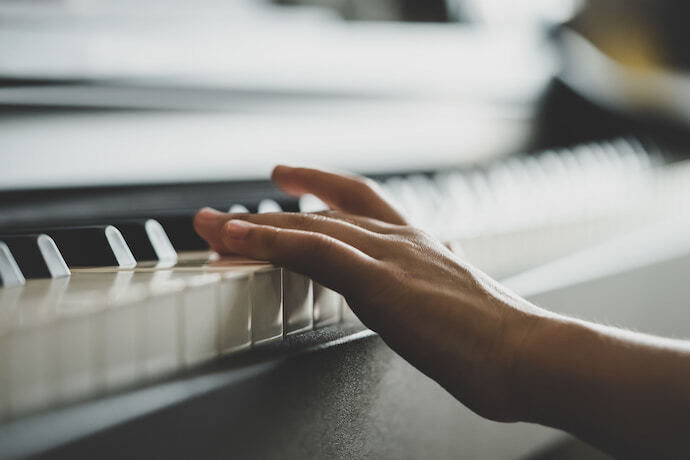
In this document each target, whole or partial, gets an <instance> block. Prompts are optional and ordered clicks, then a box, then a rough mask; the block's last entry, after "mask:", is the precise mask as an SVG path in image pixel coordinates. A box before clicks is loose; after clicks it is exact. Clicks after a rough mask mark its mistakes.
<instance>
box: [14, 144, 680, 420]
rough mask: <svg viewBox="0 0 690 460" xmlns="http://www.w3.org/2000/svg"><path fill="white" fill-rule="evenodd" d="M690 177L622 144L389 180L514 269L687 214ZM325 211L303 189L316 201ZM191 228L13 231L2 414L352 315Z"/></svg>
mask: <svg viewBox="0 0 690 460" xmlns="http://www.w3.org/2000/svg"><path fill="white" fill-rule="evenodd" d="M689 174H690V168H688V166H687V165H685V164H682V163H680V164H667V163H665V162H664V160H663V158H662V157H661V156H659V155H657V154H655V153H652V152H650V151H649V150H648V149H646V148H645V147H644V146H643V145H642V144H641V143H639V142H637V141H635V140H634V139H619V140H615V141H612V142H600V143H596V144H587V145H582V146H579V147H576V148H573V149H568V150H561V151H554V152H544V153H542V154H539V155H533V156H525V157H515V158H511V159H508V160H506V161H502V162H498V163H496V164H492V165H488V166H486V167H483V168H481V169H480V168H477V169H473V170H464V171H443V172H438V173H436V174H424V175H422V174H419V175H410V176H400V177H392V178H386V179H384V180H381V181H380V184H381V186H382V188H383V190H384V192H385V193H387V194H389V195H390V196H391V198H392V199H394V200H396V201H398V203H399V204H400V205H401V206H402V207H403V209H405V211H406V212H407V213H408V214H409V216H410V217H411V219H412V220H413V222H415V223H417V224H418V225H420V226H422V227H424V228H426V229H427V230H428V231H429V232H431V233H432V234H434V235H436V236H437V237H439V238H442V239H444V240H446V241H451V240H452V241H459V242H460V244H461V247H462V249H463V251H464V252H465V256H466V257H467V259H468V260H470V261H471V262H473V263H475V264H477V265H478V266H479V267H480V268H482V269H484V270H485V271H487V272H488V273H489V274H491V275H493V276H494V277H498V278H502V277H505V276H507V275H508V274H514V273H517V272H519V271H521V270H523V269H525V268H528V267H534V266H537V265H539V264H541V263H544V262H546V261H548V260H553V259H555V258H557V257H560V256H563V255H566V254H568V253H571V252H575V251H577V250H578V249H581V248H584V247H587V246H589V245H592V244H594V243H596V242H599V241H603V240H605V239H610V238H613V237H615V236H617V235H621V234H623V233H626V232H629V231H632V230H634V229H636V228H640V227H642V226H644V225H646V224H647V223H649V222H651V221H658V220H659V219H665V218H671V217H673V216H675V215H677V214H678V213H679V212H681V211H682V207H680V206H679V202H680V200H679V199H677V198H676V197H680V196H684V195H683V194H685V196H687V192H688V190H687V188H688V185H686V184H690V181H688V180H686V178H688V176H689ZM227 206H228V208H230V209H233V210H244V209H247V208H250V207H252V206H253V205H252V204H249V203H246V204H245V203H236V204H233V203H228V205H227ZM319 206H320V204H319V202H318V200H316V199H315V198H314V197H303V198H302V199H301V200H300V208H301V210H303V211H312V210H316V209H318V208H319ZM253 209H257V210H258V211H259V212H274V211H279V210H280V209H281V205H280V204H279V203H278V202H276V201H274V200H269V199H266V200H264V201H262V202H261V203H260V204H259V205H258V207H253ZM179 225H180V223H179V222H174V225H167V222H166V221H165V220H163V221H162V222H160V223H159V222H157V221H155V220H152V219H139V220H129V221H127V220H120V221H118V222H114V223H113V225H89V226H81V227H58V228H32V229H25V230H19V229H12V230H11V231H9V230H8V231H7V232H3V231H2V229H0V283H1V286H2V287H0V420H8V419H13V418H17V417H20V416H23V415H26V414H30V413H33V412H36V411H40V410H45V409H47V408H50V407H55V406H56V405H63V404H69V403H72V402H75V401H78V400H81V399H84V398H87V397H91V396H94V395H98V394H103V393H104V392H110V391H117V390H120V389H123V388H126V387H128V386H132V385H136V384H141V383H146V382H151V381H155V380H156V379H160V378H163V377H165V376H169V375H172V374H174V373H177V372H180V371H184V370H186V369H190V368H194V367H195V366H199V365H200V364H203V363H207V362H209V361H210V360H213V359H215V358H217V357H219V356H222V355H226V354H229V353H235V352H238V351H240V350H247V349H250V348H252V347H259V346H262V345H264V344H270V343H275V342H279V341H281V340H282V339H283V337H285V336H287V335H292V334H298V333H302V332H305V331H309V330H311V329H313V328H319V327H325V326H328V325H333V324H337V323H338V322H339V321H342V320H343V318H352V313H351V312H350V311H349V309H348V308H347V305H346V304H345V302H344V299H343V298H342V297H341V296H340V295H339V294H337V293H335V292H333V291H331V290H329V289H327V288H325V287H323V286H320V285H318V284H316V283H314V282H312V281H311V280H309V279H308V278H306V277H305V276H302V275H300V274H297V273H292V272H289V271H286V270H283V269H281V268H278V267H274V266H272V265H270V264H267V263H262V262H257V261H250V260H246V259H241V258H233V257H227V258H219V257H218V256H217V255H215V254H212V253H210V252H208V251H188V250H182V249H184V248H183V247H182V246H181V245H177V247H176V246H175V244H174V242H175V241H179V235H175V234H173V232H176V231H177V229H178V228H179ZM184 231H186V232H188V231H189V229H185V230H184ZM167 234H170V237H171V238H170V239H168V236H167ZM176 237H177V238H176ZM171 240H172V241H173V243H171Z"/></svg>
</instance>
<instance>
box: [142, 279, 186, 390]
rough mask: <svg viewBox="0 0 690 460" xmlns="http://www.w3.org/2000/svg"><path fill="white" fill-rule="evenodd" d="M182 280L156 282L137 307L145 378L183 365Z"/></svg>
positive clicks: (183, 285) (165, 372) (164, 373)
mask: <svg viewBox="0 0 690 460" xmlns="http://www.w3.org/2000/svg"><path fill="white" fill-rule="evenodd" d="M184 287H185V284H184V282H183V281H182V280H175V281H172V280H171V281H166V282H155V281H154V283H153V284H152V285H151V287H150V292H149V296H148V298H147V299H146V300H145V302H144V305H143V306H142V308H140V309H139V310H138V314H139V321H138V329H139V330H140V331H141V333H140V334H141V338H142V339H141V341H140V349H139V354H140V361H141V366H142V371H143V374H144V377H145V378H148V379H154V378H158V377H161V376H166V375H169V374H171V373H172V372H174V371H176V370H177V369H178V368H179V365H180V357H179V353H178V351H179V349H180V346H179V344H178V340H179V337H178V331H179V327H178V312H177V309H178V303H179V300H178V299H179V297H180V295H181V294H182V291H183V290H184Z"/></svg>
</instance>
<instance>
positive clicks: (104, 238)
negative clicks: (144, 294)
mask: <svg viewBox="0 0 690 460" xmlns="http://www.w3.org/2000/svg"><path fill="white" fill-rule="evenodd" d="M38 233H45V234H47V235H48V236H50V237H51V238H52V239H53V241H55V244H56V245H57V248H58V250H59V251H60V253H61V254H62V257H63V258H64V259H65V262H66V263H67V266H68V267H70V268H72V267H133V266H134V265H136V261H135V259H134V256H133V255H132V252H131V251H130V250H129V247H128V246H127V243H126V242H125V239H124V238H123V237H122V233H120V231H119V230H118V229H117V228H115V227H113V226H112V225H91V226H85V227H61V228H50V229H40V230H39V231H38Z"/></svg>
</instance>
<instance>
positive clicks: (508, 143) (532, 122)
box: [0, 0, 690, 189]
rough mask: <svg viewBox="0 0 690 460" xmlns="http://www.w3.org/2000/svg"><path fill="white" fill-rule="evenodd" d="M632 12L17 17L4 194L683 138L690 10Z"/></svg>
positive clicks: (357, 7) (519, 8) (8, 46)
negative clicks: (648, 136)
mask: <svg viewBox="0 0 690 460" xmlns="http://www.w3.org/2000/svg"><path fill="white" fill-rule="evenodd" d="M623 3H624V4H623ZM623 3H621V2H619V1H617V0H600V1H592V2H584V1H577V0H519V1H514V2H509V3H508V4H506V2H501V1H499V0H426V1H424V0H304V1H299V0H276V1H269V0H231V1H228V0H226V1H221V0H203V1H159V0H147V1H126V0H123V1H108V0H3V1H0V117H1V118H0V120H1V121H0V151H1V152H2V153H1V155H2V160H3V163H4V166H5V168H4V169H5V170H6V171H11V174H4V175H3V178H2V180H0V188H3V189H17V188H32V187H47V186H61V185H77V184H79V185H85V184H87V185H88V184H101V185H102V184H107V183H149V182H166V181H193V180H210V179H221V180H224V179H232V178H247V177H265V176H266V174H267V173H268V172H269V170H270V168H271V166H272V165H274V164H275V163H277V162H286V163H309V164H317V165H323V166H329V167H336V168H344V169H349V170H354V171H358V172H362V173H377V172H389V171H393V170H394V171H412V170H419V169H425V170H429V169H438V168H442V167H447V166H449V165H453V166H455V165H462V164H468V163H472V162H477V161H484V160H485V159H487V158H491V157H494V156H497V155H505V154H508V153H513V152H516V151H522V150H525V149H535V148H540V147H544V146H549V145H552V144H565V143H567V142H573V141H577V140H581V139H589V138H592V137H596V136H609V135H612V134H616V132H619V131H630V129H631V128H630V127H629V126H630V123H634V122H639V118H640V117H643V118H645V123H649V122H653V123H656V122H658V121H659V120H664V123H665V122H670V124H681V125H682V124H684V123H685V122H686V121H687V120H688V119H690V114H688V109H687V107H690V105H689V104H686V101H688V99H689V98H690V90H688V88H690V86H688V80H687V78H685V69H686V68H687V66H688V65H690V57H689V56H688V51H687V47H686V46H685V44H684V43H683V40H682V37H683V34H684V30H685V28H684V24H683V20H682V18H684V17H687V15H686V14H684V13H687V11H686V10H687V8H688V7H687V6H685V4H684V3H683V2H674V1H646V0H634V1H626V2H623ZM657 81H663V83H662V84H660V85H657V84H656V83H655V82H657ZM564 83H565V84H564ZM590 103H593V104H591V105H592V106H593V107H590ZM594 107H603V108H604V109H603V110H600V109H598V108H594ZM648 127H649V125H648V124H645V125H644V129H648ZM36 133H40V135H39V136H37V135H35V134H36Z"/></svg>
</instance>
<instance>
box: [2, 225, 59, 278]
mask: <svg viewBox="0 0 690 460" xmlns="http://www.w3.org/2000/svg"><path fill="white" fill-rule="evenodd" d="M0 240H2V241H3V242H4V243H5V244H7V247H9V249H10V251H11V252H12V254H13V255H14V256H15V260H16V262H17V265H18V266H19V268H20V270H21V271H22V273H23V274H24V276H25V277H26V278H29V279H31V278H61V277H63V276H69V275H70V271H69V268H67V264H66V263H65V260H64V259H63V257H62V254H60V251H59V250H58V248H57V246H56V245H55V242H54V241H53V239H52V238H51V237H49V236H48V235H46V234H44V233H43V234H33V235H0Z"/></svg>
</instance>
